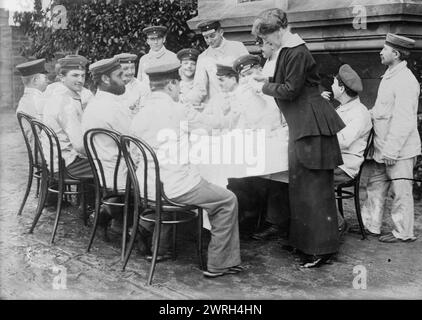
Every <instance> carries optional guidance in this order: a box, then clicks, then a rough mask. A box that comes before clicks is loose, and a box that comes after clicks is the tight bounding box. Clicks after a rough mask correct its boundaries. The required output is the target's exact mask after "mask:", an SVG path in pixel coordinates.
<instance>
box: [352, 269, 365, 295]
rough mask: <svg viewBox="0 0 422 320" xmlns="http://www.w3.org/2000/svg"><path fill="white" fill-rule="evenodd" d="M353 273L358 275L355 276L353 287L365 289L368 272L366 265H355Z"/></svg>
mask: <svg viewBox="0 0 422 320" xmlns="http://www.w3.org/2000/svg"><path fill="white" fill-rule="evenodd" d="M353 274H356V276H355V277H354V278H353V289H356V290H362V289H363V290H365V289H366V285H367V283H366V281H367V274H368V271H367V270H366V267H365V266H363V265H357V266H354V268H353Z"/></svg>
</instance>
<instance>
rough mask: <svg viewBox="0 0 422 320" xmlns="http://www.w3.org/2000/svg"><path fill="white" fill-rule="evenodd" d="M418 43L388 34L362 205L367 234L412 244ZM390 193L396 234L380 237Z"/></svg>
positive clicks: (417, 145) (418, 146) (417, 140)
mask: <svg viewBox="0 0 422 320" xmlns="http://www.w3.org/2000/svg"><path fill="white" fill-rule="evenodd" d="M414 45H415V41H414V40H412V39H409V38H406V37H402V36H398V35H395V34H391V33H389V34H387V38H386V41H385V45H384V48H383V49H382V51H381V53H380V56H381V63H382V64H383V65H386V66H387V67H388V69H387V71H386V72H385V74H384V75H383V77H382V80H381V83H380V86H379V88H378V96H377V100H376V102H375V106H374V108H373V109H372V110H371V116H372V122H373V125H374V131H375V135H374V155H373V159H374V161H373V162H372V163H371V176H370V178H369V181H368V187H367V192H368V198H367V200H366V201H365V203H364V205H363V207H362V218H363V223H364V225H365V228H366V229H367V231H369V234H371V235H374V236H379V241H381V242H387V243H393V242H411V241H414V240H416V238H415V236H414V234H413V224H414V205H413V192H412V181H411V180H412V179H413V166H414V165H415V162H416V157H417V156H418V155H420V154H421V140H420V137H419V133H418V129H417V111H418V100H419V94H420V86H419V83H418V81H417V80H416V78H415V76H414V75H413V74H412V72H411V71H410V70H409V68H408V67H407V62H406V59H407V58H408V56H409V55H410V49H412V48H413V47H414ZM389 189H390V190H391V191H392V194H393V203H392V207H391V216H392V219H393V223H394V230H393V231H392V232H391V233H389V234H387V235H383V236H380V234H381V225H382V217H383V213H384V205H385V200H386V198H387V193H388V190H389Z"/></svg>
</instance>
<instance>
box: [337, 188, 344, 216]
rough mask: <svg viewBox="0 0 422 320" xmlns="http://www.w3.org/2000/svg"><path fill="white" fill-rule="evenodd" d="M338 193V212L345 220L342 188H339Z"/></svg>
mask: <svg viewBox="0 0 422 320" xmlns="http://www.w3.org/2000/svg"><path fill="white" fill-rule="evenodd" d="M336 193H337V206H338V211H339V212H340V215H341V217H342V218H344V212H343V198H342V197H341V196H342V192H341V188H337V189H336Z"/></svg>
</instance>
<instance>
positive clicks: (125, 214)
mask: <svg viewBox="0 0 422 320" xmlns="http://www.w3.org/2000/svg"><path fill="white" fill-rule="evenodd" d="M128 207H129V203H128V202H126V199H125V206H124V208H123V234H122V253H121V258H120V259H121V260H122V261H124V259H125V252H126V239H127V232H128V227H127V215H128ZM135 229H136V226H132V232H136V231H135Z"/></svg>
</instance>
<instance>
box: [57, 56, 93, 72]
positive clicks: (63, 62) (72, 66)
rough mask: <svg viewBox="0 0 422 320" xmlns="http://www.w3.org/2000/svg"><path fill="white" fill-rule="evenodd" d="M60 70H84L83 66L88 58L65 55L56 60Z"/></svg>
mask: <svg viewBox="0 0 422 320" xmlns="http://www.w3.org/2000/svg"><path fill="white" fill-rule="evenodd" d="M58 63H59V65H60V69H61V70H83V71H85V67H86V65H87V64H88V59H87V58H85V57H83V56H81V55H78V54H73V55H67V56H66V57H64V58H61V59H59V60H58Z"/></svg>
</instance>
